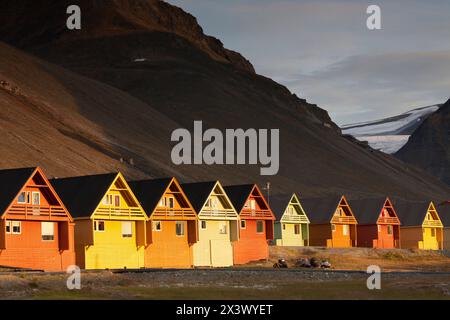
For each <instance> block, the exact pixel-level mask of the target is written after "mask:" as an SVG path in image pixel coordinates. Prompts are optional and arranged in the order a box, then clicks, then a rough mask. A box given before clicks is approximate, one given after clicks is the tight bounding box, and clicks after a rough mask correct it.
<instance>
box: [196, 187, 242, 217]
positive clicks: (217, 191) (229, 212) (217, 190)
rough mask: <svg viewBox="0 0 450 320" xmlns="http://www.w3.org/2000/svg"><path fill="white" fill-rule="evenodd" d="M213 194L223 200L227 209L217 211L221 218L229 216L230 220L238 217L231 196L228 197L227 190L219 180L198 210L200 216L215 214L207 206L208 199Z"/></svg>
mask: <svg viewBox="0 0 450 320" xmlns="http://www.w3.org/2000/svg"><path fill="white" fill-rule="evenodd" d="M212 196H217V198H219V201H220V202H221V205H222V207H223V208H224V209H225V210H222V212H219V213H217V216H219V217H220V218H227V219H230V220H236V219H238V214H237V211H236V209H235V208H234V206H233V204H232V203H231V200H230V198H228V195H227V194H226V192H225V190H224V189H223V187H222V185H221V184H220V182H219V181H216V182H215V184H214V186H213V188H211V190H210V192H209V194H208V196H207V197H206V199H205V201H204V202H203V204H202V206H201V209H200V211H198V212H199V218H203V217H211V216H212V215H214V214H213V213H212V212H211V210H208V209H209V208H207V207H206V204H207V202H208V199H210V198H211V197H212Z"/></svg>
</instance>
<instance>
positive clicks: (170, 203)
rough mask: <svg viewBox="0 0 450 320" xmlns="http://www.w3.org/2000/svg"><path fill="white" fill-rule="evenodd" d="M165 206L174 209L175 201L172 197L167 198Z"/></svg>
mask: <svg viewBox="0 0 450 320" xmlns="http://www.w3.org/2000/svg"><path fill="white" fill-rule="evenodd" d="M166 206H167V207H169V208H170V209H173V208H175V199H174V198H173V197H169V198H167V203H166Z"/></svg>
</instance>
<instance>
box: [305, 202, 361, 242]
mask: <svg viewBox="0 0 450 320" xmlns="http://www.w3.org/2000/svg"><path fill="white" fill-rule="evenodd" d="M302 205H303V208H304V209H305V211H306V212H308V218H309V220H310V222H311V223H310V225H309V245H310V246H320V247H329V248H349V247H356V245H357V229H356V226H357V221H356V219H355V216H354V214H353V211H352V209H351V208H350V206H349V204H348V202H347V199H346V198H345V196H334V197H333V196H331V197H327V198H316V199H303V201H302Z"/></svg>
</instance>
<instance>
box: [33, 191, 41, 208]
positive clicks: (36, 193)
mask: <svg viewBox="0 0 450 320" xmlns="http://www.w3.org/2000/svg"><path fill="white" fill-rule="evenodd" d="M35 195H38V196H39V197H38V199H39V201H38V202H39V203H34V196H35ZM31 204H32V205H33V206H40V205H41V193H40V192H39V191H33V192H32V193H31Z"/></svg>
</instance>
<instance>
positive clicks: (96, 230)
mask: <svg viewBox="0 0 450 320" xmlns="http://www.w3.org/2000/svg"><path fill="white" fill-rule="evenodd" d="M100 223H103V230H100V228H99V225H100ZM105 230H106V223H105V221H104V220H94V231H95V232H105Z"/></svg>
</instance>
